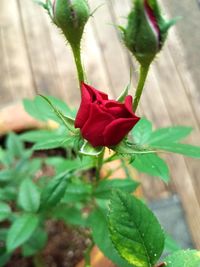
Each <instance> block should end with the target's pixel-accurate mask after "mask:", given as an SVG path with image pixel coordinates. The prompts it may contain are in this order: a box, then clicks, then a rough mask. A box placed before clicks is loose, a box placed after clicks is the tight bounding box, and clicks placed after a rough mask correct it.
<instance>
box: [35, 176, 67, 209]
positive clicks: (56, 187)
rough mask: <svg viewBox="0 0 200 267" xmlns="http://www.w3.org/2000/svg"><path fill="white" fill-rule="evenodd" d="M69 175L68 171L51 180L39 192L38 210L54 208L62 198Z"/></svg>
mask: <svg viewBox="0 0 200 267" xmlns="http://www.w3.org/2000/svg"><path fill="white" fill-rule="evenodd" d="M69 177H70V173H69V172H68V171H66V172H64V173H61V174H59V175H57V176H55V177H54V178H52V179H51V180H50V181H49V183H48V184H47V186H46V187H45V188H43V191H42V192H41V205H40V209H47V208H51V207H53V206H55V205H56V204H57V203H58V202H59V201H60V200H61V199H62V197H63V196H64V194H65V191H66V188H67V184H68V179H69Z"/></svg>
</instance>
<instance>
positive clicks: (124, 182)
mask: <svg viewBox="0 0 200 267" xmlns="http://www.w3.org/2000/svg"><path fill="white" fill-rule="evenodd" d="M138 185H139V183H138V182H136V181H134V180H131V179H112V180H102V181H100V182H99V183H98V185H97V187H96V188H95V191H94V196H95V197H96V198H102V199H109V198H110V194H111V192H112V190H117V189H120V190H122V191H124V192H128V193H132V192H134V191H135V189H136V188H137V187H138Z"/></svg>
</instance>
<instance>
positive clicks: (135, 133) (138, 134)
mask: <svg viewBox="0 0 200 267" xmlns="http://www.w3.org/2000/svg"><path fill="white" fill-rule="evenodd" d="M151 134H152V124H151V122H150V121H148V120H147V119H145V118H141V119H140V120H139V122H138V123H137V124H136V125H135V126H134V128H133V129H132V131H131V135H132V137H133V139H134V142H135V143H136V144H138V145H144V144H146V143H147V142H148V140H149V139H150V136H151Z"/></svg>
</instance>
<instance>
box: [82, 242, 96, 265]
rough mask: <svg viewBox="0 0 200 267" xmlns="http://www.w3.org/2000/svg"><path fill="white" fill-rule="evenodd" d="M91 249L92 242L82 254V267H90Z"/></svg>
mask: <svg viewBox="0 0 200 267" xmlns="http://www.w3.org/2000/svg"><path fill="white" fill-rule="evenodd" d="M93 247H94V242H93V241H92V243H91V245H90V246H89V247H88V248H87V249H86V251H85V253H84V258H85V266H84V267H91V263H90V262H91V258H90V254H91V251H92V249H93Z"/></svg>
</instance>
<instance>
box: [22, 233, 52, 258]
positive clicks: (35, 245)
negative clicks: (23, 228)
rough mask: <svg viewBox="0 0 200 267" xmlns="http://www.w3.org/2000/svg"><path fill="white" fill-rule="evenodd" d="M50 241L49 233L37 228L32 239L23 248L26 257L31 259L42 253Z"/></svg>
mask: <svg viewBox="0 0 200 267" xmlns="http://www.w3.org/2000/svg"><path fill="white" fill-rule="evenodd" d="M47 240H48V235H47V233H46V232H45V231H44V230H43V229H42V228H37V229H36V231H35V232H34V233H33V234H32V236H31V237H30V239H29V240H28V241H27V242H26V243H25V244H24V245H23V246H22V254H23V256H24V257H30V256H33V255H35V254H36V253H38V252H40V251H41V250H42V249H43V248H44V247H45V245H46V243H47Z"/></svg>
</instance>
